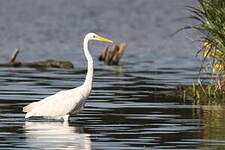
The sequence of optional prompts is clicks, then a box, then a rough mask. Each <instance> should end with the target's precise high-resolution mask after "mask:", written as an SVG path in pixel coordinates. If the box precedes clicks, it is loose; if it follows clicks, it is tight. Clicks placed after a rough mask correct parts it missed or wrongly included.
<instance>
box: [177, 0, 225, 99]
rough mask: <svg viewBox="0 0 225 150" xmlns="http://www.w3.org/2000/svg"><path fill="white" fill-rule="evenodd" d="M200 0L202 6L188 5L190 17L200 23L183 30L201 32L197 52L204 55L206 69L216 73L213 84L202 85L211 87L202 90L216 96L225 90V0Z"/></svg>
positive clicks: (203, 60)
mask: <svg viewBox="0 0 225 150" xmlns="http://www.w3.org/2000/svg"><path fill="white" fill-rule="evenodd" d="M198 2H199V4H200V7H193V6H187V9H188V11H189V12H191V15H190V16H188V18H191V19H194V20H196V21H197V22H198V23H197V24H196V25H191V26H185V27H184V28H182V29H181V30H183V29H191V30H195V31H198V32H199V33H200V37H199V39H196V41H199V42H201V48H200V50H199V51H197V54H199V53H201V54H202V55H203V59H202V66H203V67H204V70H205V68H207V71H210V72H211V73H212V74H213V75H216V78H215V80H214V82H213V83H211V85H208V86H201V87H204V88H209V89H202V90H203V91H208V92H204V93H208V95H213V96H215V94H216V93H218V94H219V95H221V93H224V91H225V1H224V0H198ZM206 60H207V61H206ZM209 64H210V65H209ZM206 66H207V67H206ZM201 70H203V69H201ZM212 89H213V92H212ZM197 95H198V94H197Z"/></svg>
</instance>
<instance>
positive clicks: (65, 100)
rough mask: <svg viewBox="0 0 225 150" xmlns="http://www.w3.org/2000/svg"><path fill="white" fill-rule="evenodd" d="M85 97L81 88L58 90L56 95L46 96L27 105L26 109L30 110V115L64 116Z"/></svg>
mask: <svg viewBox="0 0 225 150" xmlns="http://www.w3.org/2000/svg"><path fill="white" fill-rule="evenodd" d="M84 98H85V97H83V96H82V94H81V92H80V89H79V88H76V89H72V90H66V91H60V92H57V93H56V94H54V95H51V96H49V97H46V98H45V99H43V100H41V101H39V102H34V103H31V104H30V105H28V106H26V107H27V108H26V107H25V108H24V110H30V109H32V110H31V111H30V112H29V115H28V116H27V117H29V116H48V117H56V116H64V115H66V114H68V113H70V112H71V111H72V110H73V109H74V108H75V107H76V105H77V104H78V103H79V101H81V100H83V99H84Z"/></svg>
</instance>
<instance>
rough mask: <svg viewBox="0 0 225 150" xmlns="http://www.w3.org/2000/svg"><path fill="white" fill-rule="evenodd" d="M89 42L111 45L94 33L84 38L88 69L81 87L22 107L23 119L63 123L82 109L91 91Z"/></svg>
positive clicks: (91, 60)
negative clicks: (54, 120)
mask: <svg viewBox="0 0 225 150" xmlns="http://www.w3.org/2000/svg"><path fill="white" fill-rule="evenodd" d="M90 40H99V41H105V42H110V43H113V41H111V40H109V39H106V38H103V37H101V36H98V35H97V34H95V33H88V34H87V35H86V36H85V38H84V43H83V49H84V54H85V56H86V59H87V62H88V68H87V75H86V78H85V81H84V83H83V85H81V86H79V87H77V88H74V89H70V90H63V91H59V92H57V93H56V94H54V95H51V96H48V97H46V98H45V99H43V100H41V101H38V102H33V103H31V104H29V105H27V106H25V107H23V112H27V114H26V116H25V118H29V117H31V116H41V117H44V118H47V119H63V120H64V121H68V119H69V116H70V115H71V114H76V113H78V112H79V111H80V110H81V109H82V108H83V106H84V104H85V101H86V99H87V98H88V96H89V94H90V92H91V89H92V79H93V71H94V68H93V67H94V66H93V59H92V56H91V54H90V52H89V50H88V41H90Z"/></svg>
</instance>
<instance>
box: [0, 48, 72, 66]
mask: <svg viewBox="0 0 225 150" xmlns="http://www.w3.org/2000/svg"><path fill="white" fill-rule="evenodd" d="M18 54H19V49H16V50H15V51H14V52H13V54H12V56H11V58H10V60H9V62H8V63H1V64H0V67H1V66H4V67H34V68H45V67H53V68H65V69H70V68H74V66H73V64H72V63H71V62H69V61H57V60H46V61H37V62H18V61H16V57H17V55H18Z"/></svg>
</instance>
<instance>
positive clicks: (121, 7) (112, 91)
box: [0, 0, 225, 150]
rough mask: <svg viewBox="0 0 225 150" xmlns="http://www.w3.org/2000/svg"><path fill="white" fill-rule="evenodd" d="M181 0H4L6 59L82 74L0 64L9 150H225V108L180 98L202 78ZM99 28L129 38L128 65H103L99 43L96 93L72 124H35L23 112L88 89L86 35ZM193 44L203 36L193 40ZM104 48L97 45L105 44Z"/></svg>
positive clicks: (1, 136) (0, 13) (0, 119)
mask: <svg viewBox="0 0 225 150" xmlns="http://www.w3.org/2000/svg"><path fill="white" fill-rule="evenodd" d="M189 4H191V5H196V3H195V2H194V1H180V0H167V1H164V0H142V1H132V0H129V1H128V0H121V1H119V0H118V1H114V0H108V1H103V0H98V1H97V0H84V1H72V0H68V1H61V0H54V1H53V0H48V1H41V0H36V1H25V0H21V1H0V22H1V24H0V31H1V34H0V49H1V57H0V60H1V62H5V61H7V59H8V56H10V54H11V53H12V51H13V50H14V49H15V48H21V53H20V55H19V56H18V59H19V60H22V61H32V60H35V61H36V60H45V59H59V60H69V61H72V62H73V63H74V65H75V69H69V70H65V69H54V68H50V69H47V70H43V69H35V68H7V67H1V68H0V149H4V150H6V149H77V150H82V149H96V150H99V149H102V150H103V149H104V150H105V149H115V150H119V149H133V150H137V149H173V150H175V149H182V150H183V149H188V150H192V149H224V148H225V140H224V136H225V120H224V117H223V115H224V112H225V109H224V107H223V106H221V105H218V104H216V103H212V104H211V105H205V106H204V105H194V104H193V100H192V99H190V98H189V99H187V100H184V99H183V98H182V97H180V96H176V95H174V94H173V92H171V91H174V90H176V86H177V85H180V84H184V85H191V84H192V82H194V81H196V79H197V76H198V67H199V62H198V61H197V59H196V58H195V57H194V56H193V52H194V51H195V49H196V46H195V45H194V44H193V43H191V41H190V40H188V39H190V37H187V34H185V33H180V34H179V35H177V36H175V37H169V35H170V34H171V33H173V32H174V31H176V29H177V28H178V27H181V26H182V24H185V23H186V22H184V21H180V20H177V19H178V18H180V17H183V16H184V15H185V10H184V9H183V6H184V5H189ZM89 31H92V32H97V33H100V34H101V35H103V36H105V37H108V38H111V39H113V40H116V41H118V42H124V41H125V42H127V43H128V48H127V51H126V53H125V55H124V57H123V58H122V60H121V63H120V64H121V65H120V66H105V65H103V64H102V63H100V62H98V61H97V56H98V54H99V50H98V49H101V48H102V47H103V45H102V43H100V42H92V43H91V49H92V54H93V56H94V60H95V78H94V85H93V91H92V94H91V96H90V97H89V99H88V100H87V103H86V105H85V108H84V109H83V111H82V112H81V113H79V114H78V115H74V116H72V117H71V121H70V123H69V124H62V123H60V122H46V121H44V120H39V121H33V122H28V121H25V119H24V114H23V113H22V112H21V110H22V107H23V106H25V105H27V104H28V103H30V102H33V101H38V100H40V99H43V98H45V97H46V96H49V95H51V94H54V93H55V92H57V91H60V90H65V89H70V88H73V87H76V86H79V85H80V84H81V83H82V82H83V79H84V77H85V73H86V63H85V59H84V56H83V52H82V38H83V36H84V34H85V33H87V32H89ZM192 38H194V37H192ZM96 43H97V44H96Z"/></svg>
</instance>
